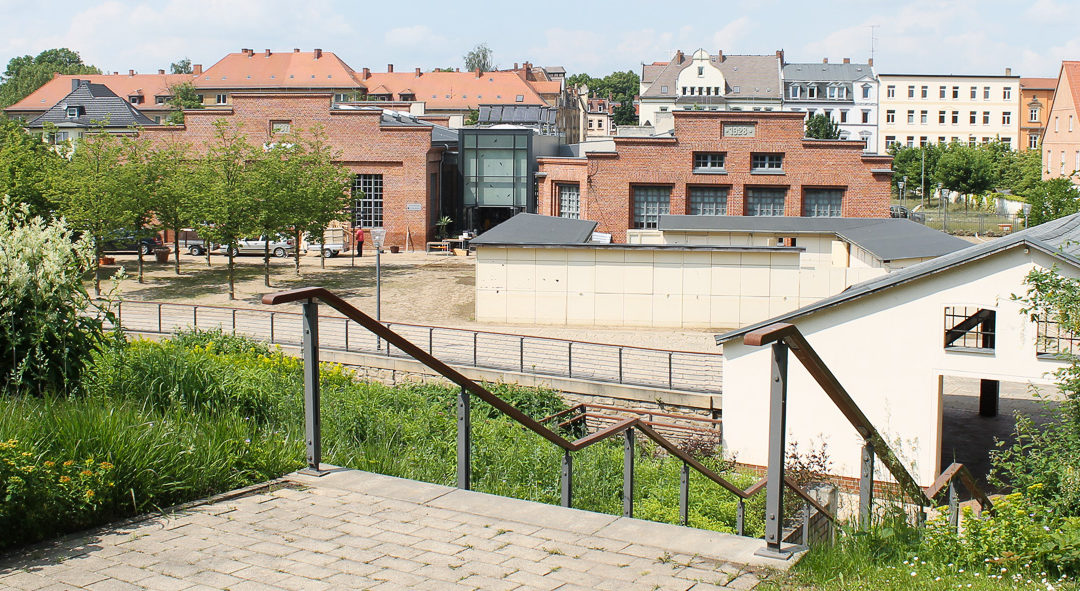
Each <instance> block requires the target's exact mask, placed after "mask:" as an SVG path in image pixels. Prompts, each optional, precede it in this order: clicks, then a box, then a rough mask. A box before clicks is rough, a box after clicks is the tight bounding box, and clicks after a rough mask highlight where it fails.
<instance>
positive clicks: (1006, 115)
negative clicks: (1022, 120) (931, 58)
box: [1001, 111, 1012, 125]
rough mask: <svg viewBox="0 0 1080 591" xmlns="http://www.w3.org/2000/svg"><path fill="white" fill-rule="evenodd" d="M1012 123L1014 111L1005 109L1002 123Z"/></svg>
mask: <svg viewBox="0 0 1080 591" xmlns="http://www.w3.org/2000/svg"><path fill="white" fill-rule="evenodd" d="M1010 123H1012V113H1011V112H1009V111H1005V112H1004V113H1002V114H1001V124H1002V125H1009V124H1010Z"/></svg>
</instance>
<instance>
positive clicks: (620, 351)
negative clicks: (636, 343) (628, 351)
mask: <svg viewBox="0 0 1080 591" xmlns="http://www.w3.org/2000/svg"><path fill="white" fill-rule="evenodd" d="M619 383H620V384H621V383H623V381H622V347H619Z"/></svg>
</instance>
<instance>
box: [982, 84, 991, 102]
mask: <svg viewBox="0 0 1080 591" xmlns="http://www.w3.org/2000/svg"><path fill="white" fill-rule="evenodd" d="M983 99H985V100H990V87H989V86H984V87H983Z"/></svg>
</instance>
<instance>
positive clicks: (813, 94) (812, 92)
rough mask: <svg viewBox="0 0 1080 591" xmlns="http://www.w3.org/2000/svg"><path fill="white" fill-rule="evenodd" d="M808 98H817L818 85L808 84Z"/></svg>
mask: <svg viewBox="0 0 1080 591" xmlns="http://www.w3.org/2000/svg"><path fill="white" fill-rule="evenodd" d="M806 98H812V99H816V98H817V87H816V86H808V87H806Z"/></svg>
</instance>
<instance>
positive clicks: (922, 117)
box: [919, 111, 927, 125]
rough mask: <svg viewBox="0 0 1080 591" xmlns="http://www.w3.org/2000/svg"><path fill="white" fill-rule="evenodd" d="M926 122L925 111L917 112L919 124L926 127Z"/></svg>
mask: <svg viewBox="0 0 1080 591" xmlns="http://www.w3.org/2000/svg"><path fill="white" fill-rule="evenodd" d="M926 121H927V118H926V111H919V123H922V124H923V125H926Z"/></svg>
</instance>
